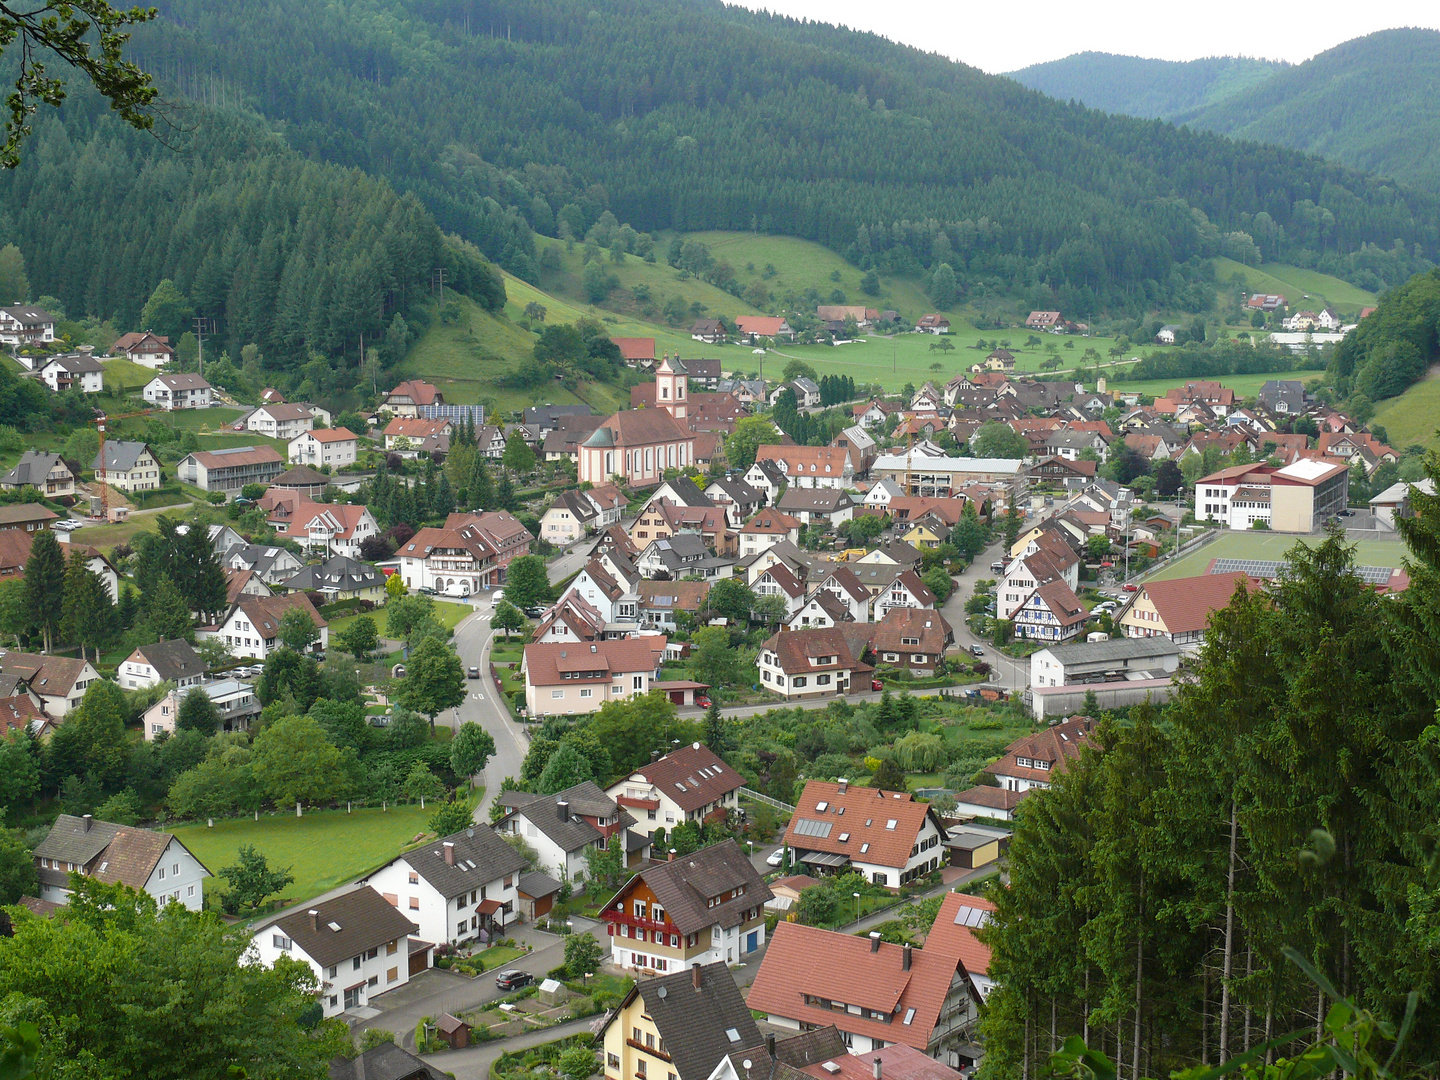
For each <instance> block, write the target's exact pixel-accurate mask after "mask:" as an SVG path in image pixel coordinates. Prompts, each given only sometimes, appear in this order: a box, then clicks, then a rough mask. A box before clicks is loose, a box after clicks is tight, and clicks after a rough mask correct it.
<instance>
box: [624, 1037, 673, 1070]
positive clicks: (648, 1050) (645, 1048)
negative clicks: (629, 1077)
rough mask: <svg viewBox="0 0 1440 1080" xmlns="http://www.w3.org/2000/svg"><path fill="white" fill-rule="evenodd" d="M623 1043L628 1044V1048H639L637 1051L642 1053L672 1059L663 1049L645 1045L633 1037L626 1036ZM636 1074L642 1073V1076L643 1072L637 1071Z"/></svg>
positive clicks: (662, 1058) (666, 1060) (663, 1059)
mask: <svg viewBox="0 0 1440 1080" xmlns="http://www.w3.org/2000/svg"><path fill="white" fill-rule="evenodd" d="M625 1045H626V1046H628V1047H630V1049H632V1050H639V1051H640V1052H641V1053H643V1054H649V1055H650V1056H651V1057H657V1058H659V1059H660V1060H661V1061H665V1062H669V1061H671V1060H672V1059H671V1057H670V1055H669V1054H667V1053H665V1051H664V1050H657V1049H656V1048H655V1047H653V1046H646V1045H645V1044H644V1043H642V1042H637V1041H636V1040H635V1039H630V1038H627V1039H626V1040H625ZM637 1075H642V1076H643V1075H644V1074H643V1073H639V1074H637Z"/></svg>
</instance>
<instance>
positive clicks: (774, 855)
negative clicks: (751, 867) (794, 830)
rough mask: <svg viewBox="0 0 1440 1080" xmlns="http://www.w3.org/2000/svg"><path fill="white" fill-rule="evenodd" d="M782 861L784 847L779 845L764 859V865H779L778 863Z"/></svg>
mask: <svg viewBox="0 0 1440 1080" xmlns="http://www.w3.org/2000/svg"><path fill="white" fill-rule="evenodd" d="M784 861H785V849H784V848H783V847H779V848H776V849H775V850H774V851H772V852H771V853H770V854H769V856H768V857H767V858H766V859H765V865H766V866H779V865H780V864H781V863H782V862H784Z"/></svg>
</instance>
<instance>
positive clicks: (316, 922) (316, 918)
mask: <svg viewBox="0 0 1440 1080" xmlns="http://www.w3.org/2000/svg"><path fill="white" fill-rule="evenodd" d="M305 914H306V915H309V916H310V929H311V930H314V931H315V932H316V933H317V934H318V933H319V932H320V911H319V909H318V908H313V907H312V908H311V909H310V910H309V911H307V912H306V913H305Z"/></svg>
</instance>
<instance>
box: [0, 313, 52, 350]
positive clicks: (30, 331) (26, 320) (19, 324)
mask: <svg viewBox="0 0 1440 1080" xmlns="http://www.w3.org/2000/svg"><path fill="white" fill-rule="evenodd" d="M54 340H55V318H54V316H52V315H51V314H50V313H49V312H48V311H45V310H44V309H42V308H37V307H24V306H16V307H0V345H9V346H11V347H12V348H16V347H19V346H21V345H34V344H37V343H43V342H48V341H54Z"/></svg>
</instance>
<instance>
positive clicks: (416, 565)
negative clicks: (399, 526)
mask: <svg viewBox="0 0 1440 1080" xmlns="http://www.w3.org/2000/svg"><path fill="white" fill-rule="evenodd" d="M531 540H532V537H531V535H530V530H529V529H527V528H525V526H524V525H522V524H521V523H520V521H519V519H517V518H516V517H515V515H513V514H511V513H510V512H509V511H507V510H487V511H482V512H480V513H475V514H451V515H450V516H449V517H448V518H446V519H445V525H444V527H443V528H439V529H437V528H434V527H427V528H424V529H421V530H420V531H419V532H418V533H416V534H415V535H414V536H412V537H411V538H410V539H409V540H407V541H406V542H405V543H404V544H403V545H401V547H400V550H399V551H398V552H396V555H397V557H398V558H399V560H400V574H401V577H402V579H403V580H404V582H405V585H406V587H407V588H411V589H434V590H436V591H437V592H440V593H444V594H446V595H452V596H469V595H471V594H473V593H477V592H480V591H481V590H482V589H488V588H492V587H493V586H496V585H500V584H502V583H503V582H504V579H505V572H506V567H508V566H509V565H510V563H512V562H513V561H514V560H515V559H518V558H520V557H521V556H522V555H525V554H527V553H528V552H529V551H530V542H531Z"/></svg>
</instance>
